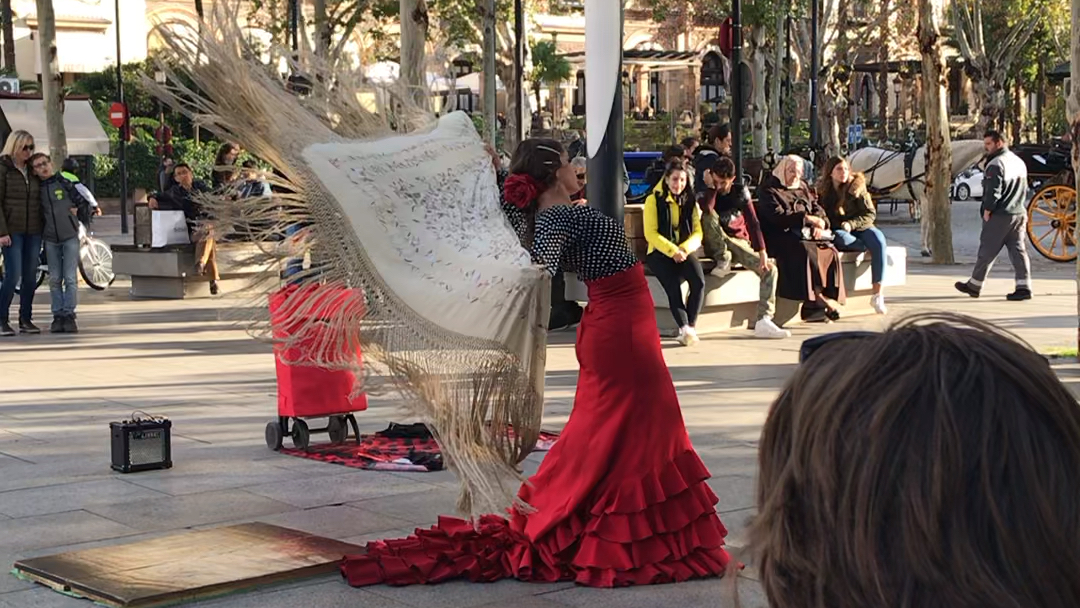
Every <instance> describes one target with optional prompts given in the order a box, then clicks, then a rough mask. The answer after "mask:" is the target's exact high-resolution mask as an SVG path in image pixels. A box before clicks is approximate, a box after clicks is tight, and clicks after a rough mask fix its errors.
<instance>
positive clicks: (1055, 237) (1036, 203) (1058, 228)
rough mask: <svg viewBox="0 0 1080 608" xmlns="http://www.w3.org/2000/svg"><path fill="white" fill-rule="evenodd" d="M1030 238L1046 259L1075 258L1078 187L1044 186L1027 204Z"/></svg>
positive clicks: (1059, 260)
mask: <svg viewBox="0 0 1080 608" xmlns="http://www.w3.org/2000/svg"><path fill="white" fill-rule="evenodd" d="M1027 232H1028V238H1030V239H1031V243H1032V245H1034V246H1035V249H1036V250H1037V251H1038V252H1039V253H1041V254H1042V255H1043V256H1045V257H1047V258H1049V259H1051V260H1054V261H1055V262H1071V261H1073V260H1075V259H1076V188H1074V187H1072V186H1068V185H1063V184H1051V185H1046V186H1043V187H1042V188H1040V189H1039V190H1038V192H1036V193H1035V196H1033V197H1032V198H1031V202H1030V203H1028V225H1027Z"/></svg>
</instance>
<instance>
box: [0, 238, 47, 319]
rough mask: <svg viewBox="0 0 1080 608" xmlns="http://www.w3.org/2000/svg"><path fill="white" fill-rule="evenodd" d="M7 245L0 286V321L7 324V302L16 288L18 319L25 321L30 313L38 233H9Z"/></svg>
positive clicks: (38, 256)
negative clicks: (8, 244) (9, 240)
mask: <svg viewBox="0 0 1080 608" xmlns="http://www.w3.org/2000/svg"><path fill="white" fill-rule="evenodd" d="M10 236H11V246H10V247H4V248H3V253H4V281H3V283H2V284H0V321H3V322H4V323H9V322H11V317H10V316H9V315H10V311H11V303H12V301H14V300H15V286H16V285H19V320H20V321H29V320H30V319H31V317H32V316H33V314H34V291H35V290H37V267H38V262H39V258H40V257H41V235H40V234H12V235H10Z"/></svg>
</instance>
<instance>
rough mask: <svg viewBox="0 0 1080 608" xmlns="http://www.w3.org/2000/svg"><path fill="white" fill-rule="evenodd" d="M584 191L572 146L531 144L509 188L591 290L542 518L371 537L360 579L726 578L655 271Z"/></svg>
mask: <svg viewBox="0 0 1080 608" xmlns="http://www.w3.org/2000/svg"><path fill="white" fill-rule="evenodd" d="M577 188H578V186H577V180H576V175H575V172H574V169H573V167H572V166H571V165H570V163H569V161H568V158H567V154H566V151H565V150H564V149H563V146H562V145H561V144H560V143H558V142H556V141H553V140H544V139H531V140H527V141H525V142H523V143H522V144H521V145H520V146H519V147H518V149H517V151H516V153H515V155H514V159H513V162H512V166H511V175H510V177H509V178H507V180H506V184H505V198H506V201H508V202H509V203H511V204H513V205H514V206H516V207H517V208H518V209H520V210H521V212H522V214H523V215H524V221H525V228H524V241H525V243H527V244H528V245H529V249H530V251H531V253H532V256H533V259H534V261H535V262H537V263H539V264H542V265H544V266H545V267H546V268H547V270H548V271H549V272H550V273H552V274H555V273H556V272H559V271H571V272H576V273H577V274H578V276H579V277H581V279H582V280H583V281H584V282H585V284H586V285H587V286H588V291H589V304H588V306H587V307H586V309H585V313H584V317H583V319H582V321H581V325H580V327H579V330H578V341H577V358H578V363H579V366H580V376H579V380H578V387H577V395H576V397H575V400H574V408H573V412H572V413H571V415H570V419H569V421H568V422H567V424H566V427H565V429H564V431H563V433H562V435H561V436H560V438H559V441H558V442H557V443H556V444H555V446H554V448H553V449H552V450H551V452H549V453H548V455H547V457H546V458H545V459H544V461H543V463H542V464H541V466H540V469H539V471H538V472H537V473H536V475H534V476H533V477H532V478H530V479H529V482H528V483H526V484H524V485H523V486H522V487H521V489H520V490H519V493H518V496H519V497H520V498H521V499H522V500H523V501H524V502H525V503H527V504H528V505H529V506H531V507H532V510H531V511H529V512H524V511H522V510H513V509H512V510H511V511H510V512H509V513H508V514H507V516H506V517H503V516H500V515H487V516H484V517H482V518H480V519H479V520H478V521H476V522H468V521H464V520H461V519H456V518H451V517H440V519H439V522H438V524H437V525H436V526H435V527H433V528H431V529H429V530H418V531H417V533H416V534H415V535H414V536H410V537H409V538H406V539H400V540H387V541H377V542H374V543H370V544H369V545H368V547H367V554H365V555H354V556H347V557H346V558H345V560H344V562H343V563H342V566H341V570H342V574H343V575H344V576H345V578H346V579H347V581H348V582H349V584H350V585H354V586H363V585H374V584H380V583H385V584H391V585H408V584H420V583H438V582H442V581H447V580H452V579H457V578H465V579H468V580H471V581H474V582H488V581H495V580H499V579H503V578H516V579H519V580H523V581H533V582H545V583H550V582H557V581H575V582H577V583H579V584H582V585H588V586H593V587H619V586H627V585H643V584H655V583H672V582H679V581H686V580H689V579H693V578H702V577H712V576H722V575H723V574H724V572H725V570H726V569H727V567H728V565H729V564H730V563H731V558H730V556H729V555H728V553H727V551H725V550H724V548H723V546H724V537H725V536H726V535H727V530H726V529H725V528H724V525H723V524H722V523H721V522H720V518H719V517H718V516H717V514H716V510H715V504H716V502H717V497H716V495H715V494H714V493H713V492H712V490H711V489H710V488H709V486H708V485H707V484H706V480H707V479H708V478H709V472H708V470H707V469H706V468H705V465H704V464H703V463H702V462H701V459H700V458H699V457H698V455H697V453H696V452H695V451H694V448H693V446H691V444H690V438H689V437H688V436H687V433H686V428H685V426H684V424H683V418H682V412H681V410H680V408H679V401H678V397H677V396H676V393H675V387H674V385H673V383H672V380H671V375H670V373H669V372H668V369H667V366H666V364H665V362H664V358H663V355H662V352H661V348H660V339H659V333H658V331H657V326H656V318H655V313H654V310H653V301H652V297H651V296H650V295H649V290H648V287H647V285H646V282H645V275H644V272H643V270H642V267H641V264H640V263H638V262H637V260H636V258H635V256H634V254H633V252H632V251H631V250H630V249H629V247H628V245H627V242H626V235H625V233H624V230H623V226H622V224H621V223H619V222H617V221H616V220H614V219H612V218H610V217H608V216H606V215H604V214H602V213H600V212H599V211H597V210H596V209H593V208H591V207H584V206H574V205H571V201H570V193H572V192H575V191H576V190H577ZM628 354H629V355H631V356H629V357H628V356H627V355H628ZM474 523H475V525H474Z"/></svg>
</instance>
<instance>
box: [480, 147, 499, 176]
mask: <svg viewBox="0 0 1080 608" xmlns="http://www.w3.org/2000/svg"><path fill="white" fill-rule="evenodd" d="M484 151H485V152H487V153H488V156H490V157H491V166H492V167H495V170H496V171H498V170H499V168H500V167H502V159H501V158H499V153H498V152H496V151H495V148H492V147H491V144H484Z"/></svg>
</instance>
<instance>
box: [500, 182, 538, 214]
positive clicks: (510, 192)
mask: <svg viewBox="0 0 1080 608" xmlns="http://www.w3.org/2000/svg"><path fill="white" fill-rule="evenodd" d="M543 191H544V185H543V184H541V183H540V182H538V181H537V180H536V179H534V178H533V177H532V176H531V175H526V174H524V173H515V174H513V175H511V176H510V177H508V178H506V182H505V183H504V184H503V198H505V199H506V202H508V203H510V204H511V205H513V206H515V207H517V208H518V209H524V208H526V207H528V206H529V205H530V204H531V203H532V202H533V201H535V200H536V199H537V198H539V197H540V193H541V192H543Z"/></svg>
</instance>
